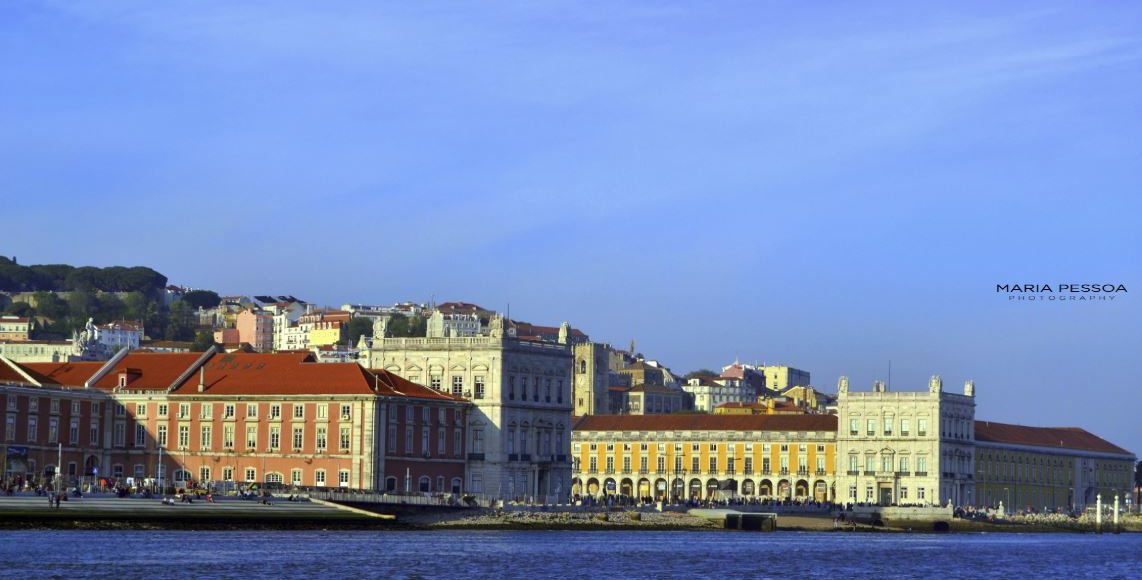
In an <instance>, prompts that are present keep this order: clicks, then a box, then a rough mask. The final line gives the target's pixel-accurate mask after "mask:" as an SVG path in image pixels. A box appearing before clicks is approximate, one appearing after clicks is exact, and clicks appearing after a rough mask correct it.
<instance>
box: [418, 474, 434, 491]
mask: <svg viewBox="0 0 1142 580" xmlns="http://www.w3.org/2000/svg"><path fill="white" fill-rule="evenodd" d="M431 487H432V481H431V480H430V479H428V476H427V475H422V476H420V491H424V492H427V491H432V490H431V489H430V488H431Z"/></svg>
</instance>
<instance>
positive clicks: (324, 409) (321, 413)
mask: <svg viewBox="0 0 1142 580" xmlns="http://www.w3.org/2000/svg"><path fill="white" fill-rule="evenodd" d="M316 409H317V418H318V419H328V418H329V405H317V406H316Z"/></svg>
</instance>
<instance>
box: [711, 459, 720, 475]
mask: <svg viewBox="0 0 1142 580" xmlns="http://www.w3.org/2000/svg"><path fill="white" fill-rule="evenodd" d="M709 472H710V473H717V472H718V458H717V457H711V458H710V471H709Z"/></svg>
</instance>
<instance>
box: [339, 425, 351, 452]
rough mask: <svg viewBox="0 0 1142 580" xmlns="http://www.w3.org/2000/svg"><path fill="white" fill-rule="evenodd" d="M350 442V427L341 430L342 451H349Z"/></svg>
mask: <svg viewBox="0 0 1142 580" xmlns="http://www.w3.org/2000/svg"><path fill="white" fill-rule="evenodd" d="M349 442H350V441H349V428H348V427H342V428H341V449H348V448H349Z"/></svg>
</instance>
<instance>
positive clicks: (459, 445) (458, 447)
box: [452, 427, 464, 457]
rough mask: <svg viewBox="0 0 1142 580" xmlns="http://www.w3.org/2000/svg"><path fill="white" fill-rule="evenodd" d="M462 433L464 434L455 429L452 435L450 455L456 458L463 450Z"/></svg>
mask: <svg viewBox="0 0 1142 580" xmlns="http://www.w3.org/2000/svg"><path fill="white" fill-rule="evenodd" d="M463 433H464V431H463V430H461V429H460V428H459V427H457V428H456V429H455V430H454V431H453V433H452V454H453V455H455V456H456V457H459V456H460V453H461V452H462V451H463V449H464V435H463Z"/></svg>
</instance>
